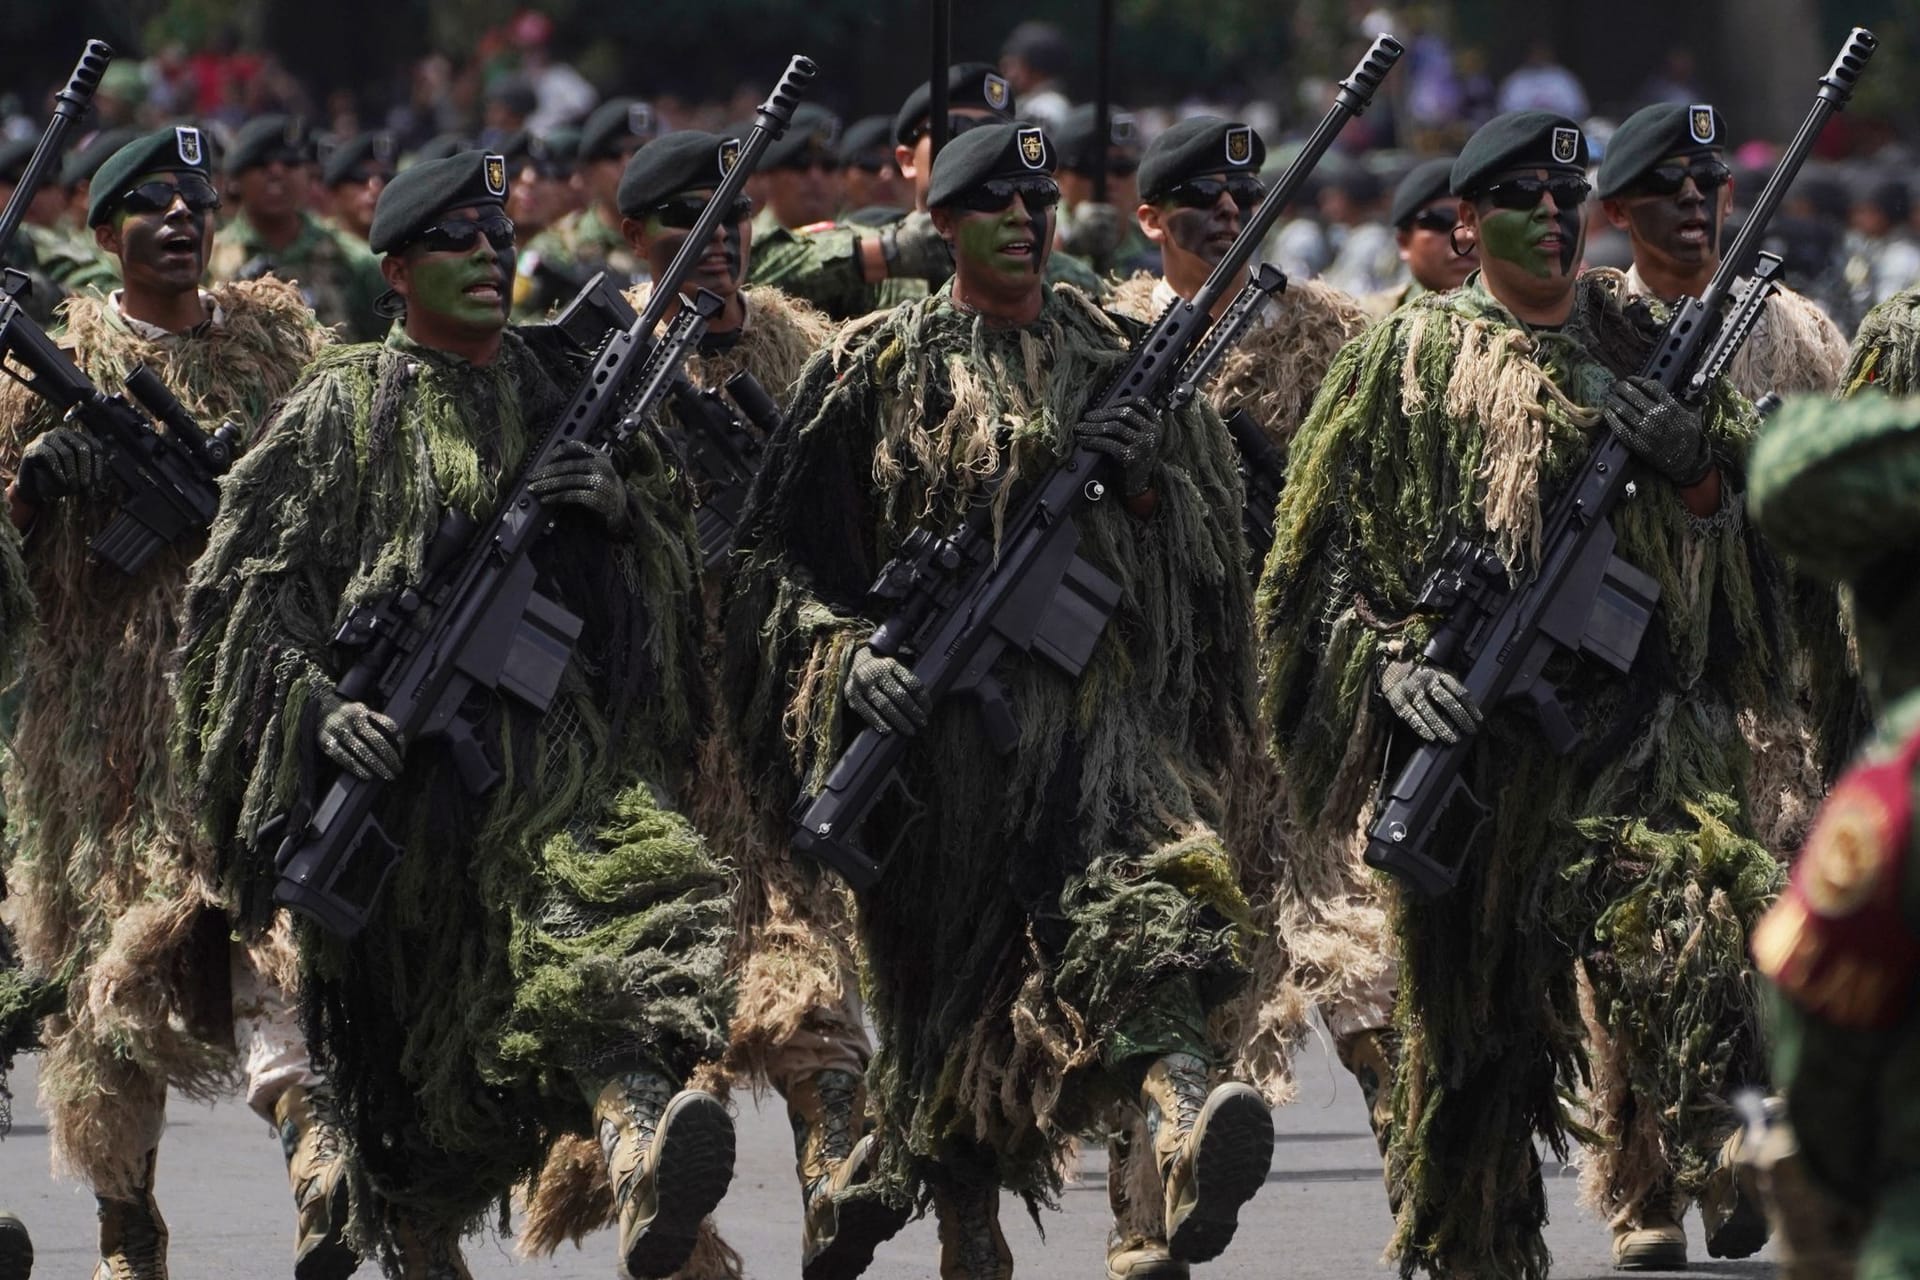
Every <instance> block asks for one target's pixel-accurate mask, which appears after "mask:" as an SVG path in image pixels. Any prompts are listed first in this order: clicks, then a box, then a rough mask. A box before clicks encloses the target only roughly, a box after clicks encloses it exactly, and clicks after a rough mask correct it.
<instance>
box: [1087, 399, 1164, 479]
mask: <svg viewBox="0 0 1920 1280" xmlns="http://www.w3.org/2000/svg"><path fill="white" fill-rule="evenodd" d="M1163 434H1164V427H1163V426H1162V423H1161V418H1160V415H1159V414H1158V413H1157V412H1155V411H1154V410H1153V409H1151V408H1149V407H1148V406H1146V405H1144V404H1139V403H1131V404H1122V405H1109V406H1108V407H1106V408H1104V409H1094V410H1092V411H1090V412H1089V413H1088V414H1087V416H1086V417H1084V418H1082V419H1080V425H1078V426H1076V427H1075V428H1074V429H1073V435H1074V439H1076V440H1077V441H1079V442H1080V443H1081V444H1082V445H1084V446H1085V447H1087V448H1089V449H1091V450H1093V451H1094V452H1095V453H1104V454H1105V455H1107V457H1109V458H1112V459H1113V460H1114V462H1115V463H1117V464H1118V465H1119V467H1120V475H1121V485H1122V489H1123V491H1124V492H1125V495H1126V496H1127V497H1129V498H1134V497H1138V496H1139V495H1140V494H1142V493H1145V492H1146V491H1147V488H1148V483H1149V481H1150V480H1151V479H1152V477H1153V464H1154V463H1155V462H1157V461H1158V460H1159V458H1160V440H1161V437H1162V435H1163Z"/></svg>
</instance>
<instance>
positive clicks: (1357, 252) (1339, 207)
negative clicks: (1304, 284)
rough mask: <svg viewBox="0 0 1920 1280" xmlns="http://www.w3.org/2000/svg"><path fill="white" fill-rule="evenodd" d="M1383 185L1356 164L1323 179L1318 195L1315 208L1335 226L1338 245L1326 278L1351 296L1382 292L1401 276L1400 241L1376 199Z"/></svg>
mask: <svg viewBox="0 0 1920 1280" xmlns="http://www.w3.org/2000/svg"><path fill="white" fill-rule="evenodd" d="M1386 194H1387V192H1386V184H1384V183H1382V182H1381V181H1380V179H1379V178H1378V177H1376V176H1375V175H1374V174H1373V173H1371V172H1369V171H1368V170H1366V169H1365V168H1362V167H1361V166H1359V165H1354V166H1353V167H1352V168H1350V169H1349V170H1347V171H1346V172H1345V173H1343V174H1341V175H1340V176H1339V177H1338V178H1337V179H1335V180H1334V181H1332V182H1329V183H1328V184H1327V186H1326V188H1325V189H1324V190H1323V191H1322V192H1321V195H1320V212H1321V215H1322V217H1324V218H1325V219H1326V221H1327V223H1328V225H1329V228H1330V229H1332V228H1337V229H1338V230H1337V231H1336V232H1335V234H1336V235H1337V236H1338V243H1339V249H1338V251H1337V252H1336V253H1335V254H1334V258H1333V261H1332V262H1331V263H1330V264H1328V266H1327V271H1326V277H1325V278H1326V282H1327V283H1328V284H1330V285H1332V286H1333V287H1334V288H1336V289H1341V290H1344V291H1345V292H1347V293H1349V294H1352V295H1353V296H1354V297H1356V298H1364V297H1367V296H1368V295H1370V294H1376V293H1384V292H1385V291H1386V290H1388V289H1391V288H1393V287H1394V286H1395V285H1397V284H1399V283H1400V281H1401V280H1402V279H1403V278H1404V276H1405V271H1406V269H1405V267H1404V265H1403V264H1402V263H1401V261H1400V246H1399V245H1398V244H1396V243H1395V242H1394V237H1393V231H1392V229H1391V228H1389V227H1388V226H1387V224H1386V221H1385V218H1384V216H1383V215H1384V213H1385V210H1384V208H1383V207H1382V202H1383V201H1384V200H1385V198H1386Z"/></svg>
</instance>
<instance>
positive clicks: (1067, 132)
mask: <svg viewBox="0 0 1920 1280" xmlns="http://www.w3.org/2000/svg"><path fill="white" fill-rule="evenodd" d="M1099 114H1100V112H1099V108H1097V107H1095V106H1094V105H1093V104H1092V103H1088V104H1086V105H1085V106H1079V107H1075V108H1074V109H1073V110H1071V111H1069V112H1067V118H1066V119H1065V120H1062V121H1061V122H1060V127H1059V128H1058V129H1055V130H1054V131H1053V138H1052V141H1053V145H1054V146H1055V147H1056V148H1057V149H1058V150H1059V152H1060V167H1061V168H1062V169H1065V170H1066V171H1067V172H1068V173H1091V172H1093V158H1094V156H1095V155H1097V154H1099V152H1098V150H1097V149H1096V148H1095V146H1094V145H1093V131H1094V130H1095V129H1097V128H1098V127H1099V125H1100V121H1099V119H1098V116H1099ZM1107 150H1108V151H1110V152H1111V151H1122V152H1125V153H1126V154H1128V155H1130V156H1133V157H1134V158H1135V159H1138V158H1139V155H1140V125H1139V122H1138V121H1137V120H1135V119H1134V117H1133V113H1132V112H1129V111H1110V112H1109V113H1108V115H1107Z"/></svg>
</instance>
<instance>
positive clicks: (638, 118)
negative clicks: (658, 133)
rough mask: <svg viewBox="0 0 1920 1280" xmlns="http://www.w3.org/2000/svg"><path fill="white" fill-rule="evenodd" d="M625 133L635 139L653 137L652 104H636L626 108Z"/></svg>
mask: <svg viewBox="0 0 1920 1280" xmlns="http://www.w3.org/2000/svg"><path fill="white" fill-rule="evenodd" d="M627 132H628V133H630V134H632V135H633V136H634V137H636V138H650V137H652V136H653V104H651V103H647V102H636V103H634V104H633V105H632V106H630V107H628V108H627Z"/></svg>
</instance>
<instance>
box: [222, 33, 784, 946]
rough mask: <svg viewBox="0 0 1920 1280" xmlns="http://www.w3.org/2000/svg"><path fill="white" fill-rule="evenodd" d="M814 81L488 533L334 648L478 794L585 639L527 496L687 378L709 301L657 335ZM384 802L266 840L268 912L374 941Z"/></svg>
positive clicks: (335, 787)
mask: <svg viewBox="0 0 1920 1280" xmlns="http://www.w3.org/2000/svg"><path fill="white" fill-rule="evenodd" d="M814 75H815V69H814V65H813V63H812V62H811V61H809V60H808V59H806V58H799V57H796V58H794V59H793V61H792V62H791V63H790V64H789V65H788V67H787V70H786V74H785V75H783V76H782V77H781V79H780V83H779V84H778V85H777V86H776V87H775V88H774V91H773V93H772V94H771V95H770V96H769V97H768V99H767V100H766V101H765V102H763V103H761V104H760V106H759V109H758V114H757V116H756V119H755V121H754V127H753V130H752V132H751V133H749V134H748V135H747V139H746V142H745V143H744V145H743V146H742V147H741V149H740V153H739V157H738V159H737V160H735V162H734V163H733V166H732V167H731V168H730V169H728V170H727V172H726V174H725V175H724V177H723V178H722V180H721V182H720V184H719V187H718V189H717V190H716V191H715V192H714V195H713V199H712V200H711V201H709V202H708V204H707V207H706V209H705V210H704V211H703V212H702V213H701V215H700V218H699V219H698V221H697V222H696V223H695V225H694V227H693V229H692V230H691V231H690V232H689V233H688V234H687V238H686V240H685V242H684V243H683V244H682V245H681V248H680V251H679V253H678V254H676V255H675V256H674V260H673V262H672V264H671V265H670V266H668V268H667V270H666V272H665V273H664V274H663V275H662V276H661V277H660V279H659V281H658V282H657V283H656V285H655V287H654V291H653V295H652V297H650V298H649V299H648V301H647V306H646V308H645V310H643V311H642V312H641V313H640V315H639V316H637V317H636V318H635V319H634V321H633V323H632V324H631V325H629V326H628V327H627V328H625V329H621V330H617V331H614V332H612V333H610V334H608V335H607V336H606V337H605V338H604V340H603V341H602V342H601V343H600V345H599V347H598V350H597V351H596V352H595V355H594V358H593V362H592V364H591V365H590V366H589V368H588V370H587V372H586V374H585V375H584V376H583V377H582V379H581V381H580V383H579V386H578V389H577V390H576V391H575V392H574V395H573V398H572V400H571V402H570V403H569V404H568V405H567V407H566V409H565V410H564V411H563V412H562V413H561V415H560V416H559V418H558V420H557V421H556V422H555V423H554V425H553V426H552V428H551V429H550V430H548V431H547V433H546V434H545V436H544V437H542V439H541V440H540V442H539V443H538V444H537V445H536V446H535V447H534V449H533V450H532V451H531V452H530V453H529V455H528V457H527V459H526V461H525V462H524V463H523V464H522V467H521V470H520V473H519V476H518V477H517V479H516V480H515V482H514V484H513V487H512V488H510V489H508V490H507V491H506V493H505V494H504V496H503V497H502V498H501V500H500V502H499V504H498V505H497V507H496V508H495V510H494V513H493V515H492V516H491V517H490V518H489V519H488V521H487V522H486V524H485V525H484V526H480V527H479V528H477V529H476V528H475V526H474V524H473V522H472V521H470V520H467V519H464V518H462V517H460V516H459V515H457V514H450V515H449V516H448V518H447V519H446V520H444V521H443V522H442V524H441V527H440V529H439V531H438V532H437V534H436V535H435V537H434V539H433V541H432V544H431V545H430V546H429V548H428V551H427V554H426V556H425V571H424V573H423V575H422V577H421V580H420V581H419V582H418V583H416V584H412V585H409V586H407V587H406V588H404V589H402V590H400V591H398V592H396V593H394V594H393V595H392V596H389V597H387V598H385V599H382V600H378V601H375V602H373V603H372V604H370V605H368V606H366V607H363V608H360V609H356V610H355V611H354V612H353V614H352V615H351V616H350V617H349V618H348V620H347V622H346V624H345V625H344V626H343V627H342V628H341V632H340V634H339V636H338V637H336V640H337V642H338V643H339V644H340V645H341V646H343V647H344V648H346V649H347V650H349V651H352V650H355V649H357V650H358V652H359V656H358V658H357V660H356V661H354V663H353V665H352V666H351V667H350V668H349V669H348V671H347V672H346V674H345V675H344V676H342V677H341V679H340V680H339V682H338V683H337V685H336V686H335V688H336V691H337V692H338V694H339V695H340V696H341V697H342V698H345V699H348V700H350V701H356V702H365V703H367V704H368V705H370V706H371V707H373V708H374V709H375V710H376V711H379V712H381V713H382V714H384V715H386V716H388V717H389V718H391V719H392V720H393V721H394V723H395V724H397V725H398V726H399V729H400V740H401V743H402V744H403V746H404V747H406V748H409V749H417V747H418V744H420V743H422V742H427V741H432V740H436V739H437V740H441V741H443V742H445V743H446V744H447V746H448V748H449V749H450V751H451V753H452V757H453V761H454V764H455V766H456V768H457V769H458V771H459V775H460V779H461V783H462V785H463V786H464V787H465V788H466V789H467V790H468V791H469V792H470V793H472V794H474V795H483V794H485V793H486V792H488V791H490V790H491V789H492V788H493V787H494V786H496V785H497V784H498V782H499V780H500V771H499V769H498V767H497V766H496V765H495V764H494V762H493V761H492V760H490V759H489V758H488V757H487V753H486V751H485V749H484V747H483V746H482V744H481V743H480V741H479V738H478V736H477V732H476V731H477V729H478V728H479V725H478V723H477V722H476V721H475V720H474V719H473V718H472V717H474V716H476V715H484V714H485V711H484V708H485V705H486V704H488V703H490V702H491V701H492V699H491V698H490V697H488V696H487V695H489V694H501V695H506V696H508V697H510V698H512V699H514V700H515V701H516V702H518V703H520V704H521V705H523V706H525V707H526V708H528V709H530V710H531V711H533V712H535V713H540V712H544V711H545V710H546V709H547V708H548V707H549V706H550V705H552V702H553V699H554V697H555V696H556V694H557V693H558V692H559V688H560V682H561V678H562V676H563V675H564V673H565V671H566V667H567V664H568V662H569V661H570V660H571V658H572V654H573V648H574V644H575V642H576V641H577V640H578V638H579V635H580V629H581V626H582V621H581V619H580V618H579V617H578V616H576V615H575V614H574V613H572V612H571V611H570V610H568V609H567V608H566V606H565V605H563V604H561V603H560V602H559V601H557V600H554V599H553V598H551V597H550V596H548V595H546V594H545V593H544V592H542V591H541V589H540V585H541V584H540V581H539V574H538V572H537V571H536V570H535V568H534V565H533V562H532V560H531V559H530V555H531V552H532V551H533V549H534V547H535V546H536V545H538V543H539V542H540V540H541V538H542V537H544V536H545V535H546V534H547V533H548V532H549V531H550V530H551V529H552V528H553V524H554V517H555V513H554V512H553V511H552V510H551V509H549V508H548V507H547V506H546V505H545V504H544V503H543V502H542V501H541V500H540V498H539V496H538V495H536V494H535V493H534V492H533V491H532V490H531V488H530V487H529V485H530V482H531V480H532V478H533V477H534V476H535V475H537V474H538V473H539V472H540V470H541V469H542V468H543V467H544V466H545V465H546V464H547V463H548V462H549V461H551V460H552V459H553V458H554V456H555V454H556V452H557V451H558V450H559V449H561V448H562V447H563V446H566V445H569V444H571V443H573V442H575V441H581V442H584V443H586V444H588V445H589V446H591V447H593V448H596V449H603V450H611V449H613V448H616V447H617V446H619V445H620V444H621V443H623V442H624V441H626V440H628V439H629V438H631V437H632V436H633V435H634V433H636V432H638V431H640V430H642V429H644V428H645V426H646V424H647V422H648V420H649V419H650V418H651V417H652V415H653V414H654V413H655V411H656V410H657V409H658V408H659V406H660V403H661V402H662V401H663V400H664V399H665V398H666V397H667V395H668V394H669V393H670V392H671V390H672V388H673V386H674V383H675V381H676V380H677V379H679V378H681V377H682V376H683V375H682V374H681V369H682V367H683V366H684V365H685V363H686V360H687V357H688V356H690V355H691V354H693V352H694V351H695V350H696V349H697V348H698V346H699V342H700V338H701V336H702V335H703V334H704V333H705V332H706V327H707V320H708V318H709V316H710V315H711V314H712V312H713V309H714V308H715V307H716V306H717V305H718V299H716V298H714V297H713V295H712V294H710V293H705V291H702V293H703V297H702V298H700V299H698V300H697V301H695V302H694V303H693V304H692V305H683V306H681V307H680V309H679V313H678V314H677V315H676V316H675V317H674V320H673V322H672V324H671V325H670V326H669V327H668V329H667V331H666V333H665V334H663V335H662V336H661V337H660V338H659V339H658V340H656V339H655V338H654V336H653V333H654V330H655V328H656V327H658V325H659V324H660V321H661V319H662V318H663V317H664V316H665V314H666V312H667V310H668V309H669V308H670V306H671V305H672V304H673V302H674V300H675V299H676V298H678V297H679V296H680V295H679V290H680V287H681V286H682V285H683V284H684V283H685V282H686V280H687V277H688V276H689V275H690V274H691V273H692V270H693V267H694V265H695V263H696V262H697V261H698V259H699V257H700V255H701V254H702V253H704V252H706V249H707V244H708V242H709V241H710V240H711V238H712V236H713V232H714V229H715V227H716V226H717V225H718V223H719V221H720V219H721V218H722V217H723V216H725V215H726V213H727V211H728V210H729V209H730V208H731V207H732V205H733V202H734V201H735V200H736V199H737V198H738V197H739V195H740V192H741V189H742V188H743V187H744V186H745V185H746V181H747V179H748V177H749V176H751V174H752V173H753V171H754V168H755V166H756V165H758V164H759V162H760V158H761V156H762V155H763V154H764V153H765V151H766V149H767V147H768V146H769V145H771V144H772V143H773V142H774V141H775V140H776V139H778V138H779V137H780V135H781V134H782V133H784V132H785V131H786V128H787V126H788V125H789V124H791V123H792V120H793V111H794V108H795V107H797V106H798V105H799V103H800V99H801V97H802V95H803V93H804V91H805V89H806V86H807V85H808V84H809V83H810V82H811V81H812V80H813V78H814ZM476 695H478V696H476ZM476 703H478V704H480V706H479V708H476V705H475V704H476ZM385 792H386V784H385V783H384V782H379V781H368V780H363V779H361V778H357V777H355V776H353V775H352V774H350V773H347V772H346V771H344V770H339V771H336V772H335V774H334V776H333V777H332V779H331V780H330V782H329V783H328V785H327V786H326V788H325V790H324V791H323V792H322V793H321V796H320V799H319V801H318V802H317V803H314V804H312V805H310V806H309V805H307V804H306V803H305V802H304V801H303V802H302V803H301V805H299V806H298V807H296V808H295V809H294V811H293V812H292V813H291V814H288V815H283V816H282V817H279V818H276V819H274V820H273V821H272V822H270V823H268V824H267V825H265V826H263V827H262V828H261V830H260V832H259V835H258V837H257V842H258V844H259V847H260V848H262V849H267V848H272V847H274V845H275V844H276V843H277V844H278V851H277V852H276V853H275V854H274V862H275V866H276V868H277V870H278V871H279V882H278V884H277V885H276V886H275V889H274V900H275V901H276V902H279V903H281V904H282V905H285V906H288V907H291V908H293V909H294V910H296V911H299V912H301V913H302V914H304V915H307V916H309V917H311V918H312V919H313V920H315V921H317V922H318V923H319V924H320V925H321V926H322V927H323V928H325V929H327V930H329V931H330V932H332V933H334V934H336V935H338V936H340V937H342V938H352V937H353V936H355V935H356V934H358V933H359V932H360V930H361V929H363V928H365V927H366V924H367V921H368V920H369V919H370V918H371V916H372V913H373V911H374V908H375V906H376V904H377V903H378V901H379V897H380V891H381V888H382V887H383V886H384V885H385V884H386V881H387V878H388V876H389V875H391V874H392V871H393V868H394V865H395V863H396V862H397V861H398V859H399V857H400V852H401V850H400V846H399V845H397V844H395V843H394V841H393V840H392V838H391V837H389V836H388V835H387V833H386V832H385V831H384V830H383V829H382V828H381V825H380V822H379V820H378V818H376V817H375V815H374V808H375V805H376V804H377V803H378V801H379V800H380V798H381V796H382V795H384V794H385Z"/></svg>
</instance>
